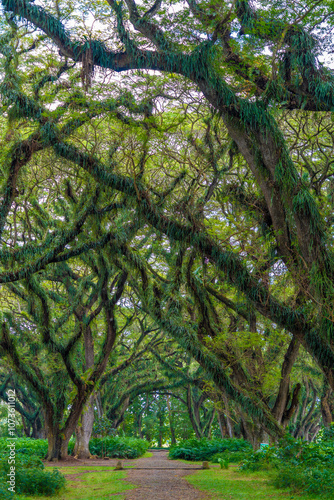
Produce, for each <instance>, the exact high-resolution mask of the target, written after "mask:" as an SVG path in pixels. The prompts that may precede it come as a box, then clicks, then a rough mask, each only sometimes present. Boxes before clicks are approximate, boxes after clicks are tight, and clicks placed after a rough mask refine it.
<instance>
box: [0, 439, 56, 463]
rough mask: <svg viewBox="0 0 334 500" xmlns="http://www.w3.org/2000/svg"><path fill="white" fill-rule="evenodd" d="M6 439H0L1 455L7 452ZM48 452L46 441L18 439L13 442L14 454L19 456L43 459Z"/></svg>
mask: <svg viewBox="0 0 334 500" xmlns="http://www.w3.org/2000/svg"><path fill="white" fill-rule="evenodd" d="M7 444H8V440H7V438H0V449H1V452H2V453H5V452H6V450H7ZM47 451H48V441H47V439H31V438H18V439H16V441H15V452H16V455H17V454H21V455H28V456H31V455H34V456H36V457H39V458H45V456H46V454H47Z"/></svg>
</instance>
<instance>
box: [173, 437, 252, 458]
mask: <svg viewBox="0 0 334 500" xmlns="http://www.w3.org/2000/svg"><path fill="white" fill-rule="evenodd" d="M251 448H252V447H251V445H250V443H248V442H247V441H244V440H243V439H229V438H227V439H213V440H211V441H210V440H209V439H207V438H202V439H188V440H187V441H183V442H181V443H180V444H178V445H176V446H173V447H172V448H171V449H170V451H169V457H170V458H171V459H173V460H177V459H184V460H211V459H212V457H213V456H215V455H216V454H218V453H222V452H224V451H228V452H237V451H241V450H250V449H251ZM224 459H227V457H226V458H224ZM217 463H218V462H217Z"/></svg>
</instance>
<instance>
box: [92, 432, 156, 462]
mask: <svg viewBox="0 0 334 500" xmlns="http://www.w3.org/2000/svg"><path fill="white" fill-rule="evenodd" d="M149 445H150V443H149V442H148V441H146V440H145V439H137V438H130V437H129V438H127V437H118V436H115V437H111V436H108V437H105V438H93V439H91V440H90V442H89V451H90V452H91V454H92V455H97V456H99V457H101V456H102V452H103V454H104V455H105V456H107V457H110V458H138V457H140V456H141V455H143V454H144V453H145V452H146V450H147V449H148V447H149Z"/></svg>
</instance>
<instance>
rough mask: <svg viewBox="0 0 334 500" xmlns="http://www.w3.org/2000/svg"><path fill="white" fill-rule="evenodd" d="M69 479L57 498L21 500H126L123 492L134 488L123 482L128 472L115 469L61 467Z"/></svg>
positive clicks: (28, 499) (22, 499)
mask: <svg viewBox="0 0 334 500" xmlns="http://www.w3.org/2000/svg"><path fill="white" fill-rule="evenodd" d="M59 470H60V471H61V472H62V473H63V474H65V476H66V477H67V485H66V488H65V489H64V490H63V491H62V492H61V493H59V494H58V495H56V496H52V497H44V496H36V497H32V496H24V497H23V496H20V497H19V498H20V500H50V499H52V500H97V499H98V500H107V499H108V500H109V499H110V496H111V495H113V496H112V499H113V500H124V495H122V493H123V492H125V491H128V490H131V489H133V488H134V486H132V485H131V484H130V483H128V482H125V481H123V479H125V478H126V471H118V472H116V471H114V470H113V467H85V470H88V471H89V472H84V473H82V470H83V468H82V467H59ZM74 476H75V477H74Z"/></svg>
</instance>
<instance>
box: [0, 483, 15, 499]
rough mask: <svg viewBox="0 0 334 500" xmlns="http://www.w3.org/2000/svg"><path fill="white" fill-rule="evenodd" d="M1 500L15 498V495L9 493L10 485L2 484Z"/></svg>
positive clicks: (0, 486) (0, 490) (0, 485)
mask: <svg viewBox="0 0 334 500" xmlns="http://www.w3.org/2000/svg"><path fill="white" fill-rule="evenodd" d="M0 498H1V499H2V500H12V499H13V498H14V493H12V492H11V491H8V485H6V484H4V483H1V482H0Z"/></svg>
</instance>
